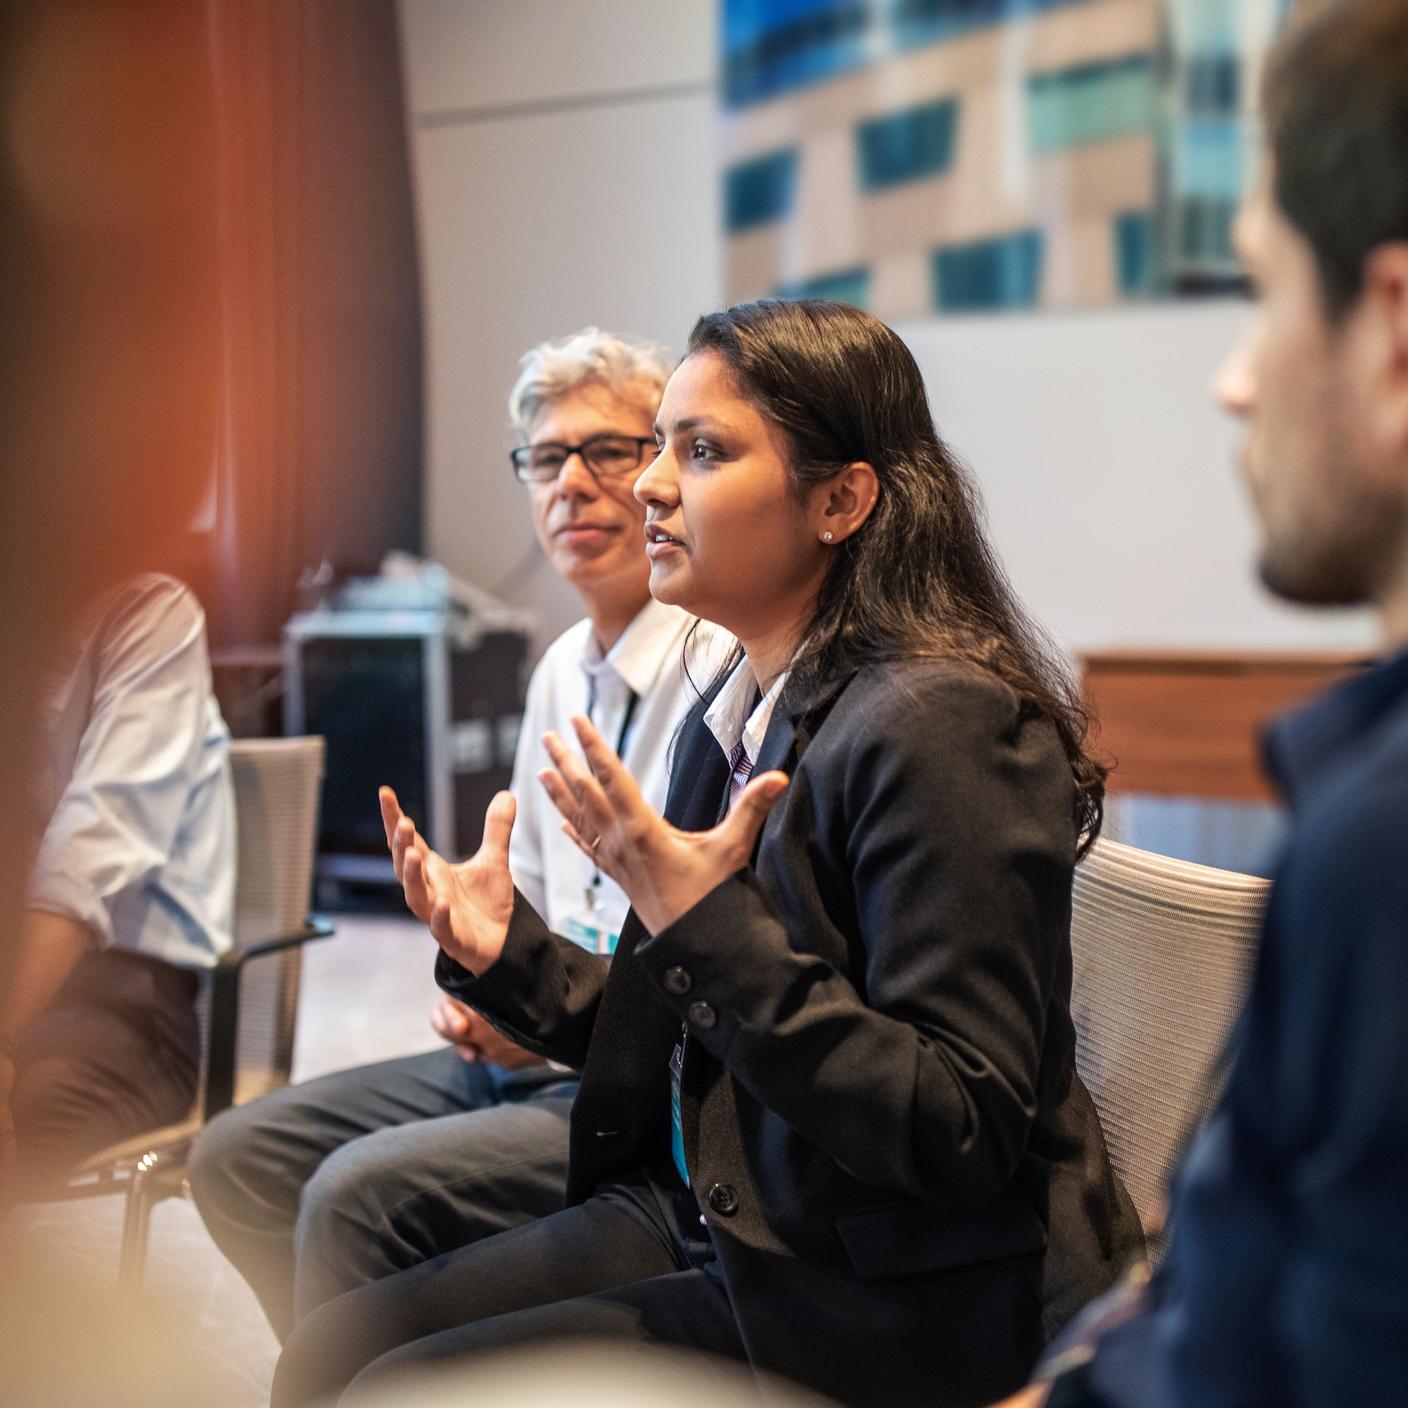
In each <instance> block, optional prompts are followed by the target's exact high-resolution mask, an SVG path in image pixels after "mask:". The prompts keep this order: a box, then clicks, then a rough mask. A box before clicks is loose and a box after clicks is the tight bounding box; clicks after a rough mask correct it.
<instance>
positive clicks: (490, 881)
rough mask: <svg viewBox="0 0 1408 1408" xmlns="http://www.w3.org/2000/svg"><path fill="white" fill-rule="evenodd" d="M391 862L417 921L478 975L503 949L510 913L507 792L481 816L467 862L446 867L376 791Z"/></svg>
mask: <svg viewBox="0 0 1408 1408" xmlns="http://www.w3.org/2000/svg"><path fill="white" fill-rule="evenodd" d="M377 799H378V800H379V801H380V803H381V821H382V825H383V826H385V828H386V844H387V845H388V846H390V847H391V865H392V868H393V869H394V870H395V872H396V879H397V880H398V881H399V882H400V884H401V888H402V889H403V890H404V891H405V893H406V903H407V905H409V906H410V910H411V913H412V914H414V915H415V917H416V918H417V919H420V920H422V921H423V922H424V923H426V924H428V925H429V926H430V932H431V933H432V934H433V935H434V936H435V942H436V943H438V944H439V945H440V947H441V948H442V949H444V950H445V952H446V953H447V954H448V955H449V956H450V957H451V958H453V959H454V960H455V961H456V962H457V963H459V964H460V965H461V967H464V968H467V969H468V970H469V971H470V972H471V973H473V974H474V975H475V976H476V977H478V976H479V974H480V973H482V972H483V971H484V970H485V969H486V968H487V967H489V965H490V964H491V963H493V962H494V961H495V959H497V958H498V956H499V954H501V953H502V952H503V948H504V938H505V937H506V936H507V934H508V921H509V917H510V916H511V915H512V913H513V879H512V877H511V876H510V875H509V872H508V838H509V835H510V834H511V833H512V831H513V817H514V812H515V810H516V806H515V803H514V800H513V794H512V793H511V792H500V793H498V794H497V795H496V796H495V797H494V800H493V801H492V802H490V803H489V810H488V811H487V812H485V814H484V840H483V842H482V843H481V845H480V847H479V849H478V850H477V851H476V852H475V853H474V854H473V855H472V856H470V858H469V859H468V860H466V861H461V862H460V863H459V864H458V865H451V864H450V862H449V861H447V860H446V859H445V858H444V856H442V855H440V854H438V853H437V852H435V851H432V850H431V849H430V847H429V846H427V845H426V843H425V839H424V838H423V837H422V836H421V834H420V832H418V831H417V830H416V828H415V824H414V823H413V822H412V821H411V819H410V817H408V816H407V815H406V814H405V813H404V812H403V811H402V810H401V804H400V802H398V801H397V800H396V794H395V793H394V792H393V791H392V790H391V789H390V788H389V787H383V788H381V789H380V790H379V791H378V792H377Z"/></svg>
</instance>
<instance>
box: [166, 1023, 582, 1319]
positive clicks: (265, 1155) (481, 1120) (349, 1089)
mask: <svg viewBox="0 0 1408 1408" xmlns="http://www.w3.org/2000/svg"><path fill="white" fill-rule="evenodd" d="M576 1091H577V1082H576V1078H575V1077H564V1076H562V1075H560V1074H555V1073H553V1072H551V1071H549V1070H547V1069H546V1068H542V1069H539V1070H536V1071H533V1072H517V1073H509V1072H502V1071H499V1070H498V1069H497V1068H496V1067H491V1066H484V1065H481V1064H478V1063H468V1062H465V1061H463V1060H461V1059H460V1057H459V1056H457V1055H456V1054H455V1052H454V1051H453V1050H452V1049H451V1048H449V1047H442V1048H440V1049H439V1050H436V1051H431V1052H427V1053H425V1054H424V1055H420V1056H408V1057H405V1058H403V1059H401V1060H397V1061H383V1062H380V1063H378V1064H376V1065H371V1066H360V1067H357V1068H355V1069H353V1070H348V1071H339V1072H337V1073H336V1074H333V1075H329V1076H322V1077H320V1078H318V1079H317V1080H311V1081H306V1082H303V1083H302V1084H299V1085H291V1086H288V1087H287V1088H286V1089H284V1090H279V1091H275V1092H274V1093H273V1094H271V1095H266V1096H265V1097H264V1098H263V1099H260V1100H256V1101H253V1102H251V1103H250V1104H248V1105H241V1106H238V1107H236V1108H235V1109H231V1110H227V1111H225V1112H224V1113H223V1114H221V1115H219V1116H217V1118H216V1119H214V1120H212V1121H211V1123H210V1124H209V1125H208V1126H207V1127H206V1129H205V1131H204V1132H203V1133H202V1135H201V1137H200V1139H199V1140H198V1141H197V1142H196V1147H195V1150H194V1151H193V1154H192V1159H191V1170H190V1182H191V1192H192V1195H193V1196H194V1198H195V1202H196V1206H197V1207H198V1208H199V1210H200V1215H201V1217H202V1219H203V1220H204V1222H205V1225H206V1227H207V1228H208V1229H209V1231H210V1235H211V1237H212V1238H213V1239H214V1241H215V1243H216V1245H217V1246H218V1247H219V1248H220V1250H221V1251H222V1252H224V1254H225V1255H226V1256H227V1257H228V1258H229V1259H230V1261H231V1262H233V1263H234V1265H235V1267H236V1268H237V1269H238V1270H239V1271H240V1273H241V1274H242V1275H243V1276H244V1278H245V1279H246V1280H247V1281H248V1282H249V1284H250V1286H251V1287H252V1288H253V1290H254V1292H255V1294H256V1295H257V1296H258V1298H259V1301H260V1304H261V1305H262V1306H263V1307H264V1311H265V1314H266V1315H267V1316H268V1317H269V1323H270V1324H271V1325H272V1326H273V1327H274V1330H275V1332H276V1333H277V1334H278V1335H279V1337H280V1339H283V1338H284V1337H286V1336H287V1335H288V1333H289V1331H290V1330H291V1329H292V1328H293V1326H294V1324H295V1323H296V1322H297V1321H298V1320H299V1319H300V1318H301V1317H303V1316H304V1315H306V1314H308V1312H309V1311H311V1310H313V1309H315V1308H316V1307H317V1306H319V1305H322V1304H323V1302H324V1301H327V1300H330V1299H332V1298H334V1297H336V1296H339V1295H341V1294H342V1293H343V1292H344V1291H348V1290H351V1289H353V1288H355V1287H358V1286H362V1285H364V1284H366V1283H367V1282H369V1281H376V1280H380V1279H381V1278H382V1277H385V1276H389V1275H391V1274H392V1273H394V1272H397V1271H400V1270H403V1269H404V1268H406V1267H410V1266H414V1265H416V1264H417V1263H418V1262H421V1261H424V1260H425V1259H426V1258H428V1257H433V1256H436V1255H438V1254H439V1253H441V1252H446V1251H451V1250H453V1249H455V1248H458V1247H463V1246H466V1245H467V1244H469V1243H471V1242H476V1241H478V1240H480V1239H481V1238H484V1237H489V1236H492V1235H494V1234H495V1233H497V1232H501V1231H504V1230H505V1229H506V1228H511V1227H517V1226H519V1225H520V1224H521V1223H524V1222H529V1221H532V1220H533V1219H535V1218H538V1217H542V1216H544V1215H546V1214H548V1213H551V1212H555V1211H556V1210H557V1209H559V1208H561V1207H562V1203H563V1190H564V1188H565V1186H566V1181H567V1122H568V1117H569V1115H570V1112H571V1107H572V1099H573V1097H574V1096H575V1094H576Z"/></svg>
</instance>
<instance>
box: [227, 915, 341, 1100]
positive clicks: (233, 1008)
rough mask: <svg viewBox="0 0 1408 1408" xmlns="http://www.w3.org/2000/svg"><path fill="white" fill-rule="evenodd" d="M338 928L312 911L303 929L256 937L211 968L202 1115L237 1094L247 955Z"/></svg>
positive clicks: (323, 936) (292, 945)
mask: <svg viewBox="0 0 1408 1408" xmlns="http://www.w3.org/2000/svg"><path fill="white" fill-rule="evenodd" d="M333 932H334V930H333V925H332V923H331V921H330V920H327V919H324V918H323V917H322V916H321V915H317V914H310V915H309V916H308V918H307V920H306V921H305V922H304V925H303V927H302V928H301V929H298V930H295V931H294V932H292V933H287V934H275V935H272V936H271V937H269V938H267V939H256V940H255V941H254V942H253V943H248V944H242V945H241V946H240V947H239V948H238V949H231V950H230V952H228V953H224V954H221V956H220V959H219V961H218V962H217V963H216V965H215V967H214V968H213V969H211V971H210V1030H209V1034H208V1036H207V1038H206V1041H207V1045H206V1063H205V1090H204V1093H203V1099H202V1117H203V1118H204V1119H207V1120H208V1119H210V1118H211V1117H212V1116H214V1115H218V1114H219V1113H220V1111H221V1110H224V1109H227V1108H228V1107H229V1106H230V1105H231V1104H233V1103H234V1098H235V1057H236V1051H235V1044H236V1040H237V1038H238V1036H239V1029H240V971H241V969H242V968H243V967H244V962H245V960H246V959H247V958H258V957H259V956H260V955H262V954H268V953H279V952H282V951H283V950H285V949H290V948H298V947H300V946H301V945H303V944H305V943H308V942H310V941H311V940H313V939H326V938H328V937H330V936H331V935H332V933H333Z"/></svg>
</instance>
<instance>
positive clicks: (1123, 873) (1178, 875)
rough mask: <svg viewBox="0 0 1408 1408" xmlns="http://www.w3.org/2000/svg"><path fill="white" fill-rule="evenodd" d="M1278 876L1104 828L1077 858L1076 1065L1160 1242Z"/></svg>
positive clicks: (1119, 1166)
mask: <svg viewBox="0 0 1408 1408" xmlns="http://www.w3.org/2000/svg"><path fill="white" fill-rule="evenodd" d="M1269 888H1270V886H1269V882H1268V881H1266V880H1262V879H1258V878H1257V877H1255V876H1252V875H1239V874H1236V873H1234V872H1232V871H1227V870H1214V869H1212V868H1211V867H1210V866H1206V865H1193V864H1191V863H1190V862H1188V861H1181V860H1172V859H1170V858H1169V857H1167V856H1159V855H1154V854H1152V853H1150V852H1148V851H1141V850H1136V849H1135V848H1134V847H1133V846H1125V845H1121V844H1120V843H1119V842H1116V841H1104V840H1102V841H1098V842H1096V844H1095V846H1094V847H1093V848H1092V849H1091V852H1090V854H1089V855H1088V856H1087V857H1086V858H1085V860H1084V861H1083V862H1082V863H1081V864H1080V865H1079V866H1078V867H1077V868H1076V875H1075V893H1074V908H1073V911H1072V916H1071V951H1072V956H1073V958H1074V962H1075V976H1074V981H1073V984H1072V993H1071V1015H1072V1017H1073V1018H1074V1020H1075V1026H1076V1066H1077V1069H1078V1070H1079V1071H1080V1074H1081V1079H1082V1080H1084V1082H1085V1084H1086V1086H1087V1087H1088V1088H1089V1090H1090V1093H1091V1096H1092V1097H1093V1098H1094V1100H1095V1105H1096V1108H1097V1109H1098V1110H1099V1112H1100V1122H1101V1124H1102V1125H1103V1126H1104V1130H1105V1138H1106V1141H1107V1143H1108V1144H1109V1149H1110V1159H1111V1162H1112V1163H1113V1164H1114V1166H1115V1170H1116V1172H1117V1173H1118V1174H1119V1175H1120V1177H1121V1178H1122V1179H1123V1180H1124V1184H1125V1187H1126V1188H1128V1189H1129V1194H1130V1197H1131V1198H1133V1200H1134V1205H1135V1207H1136V1208H1137V1209H1138V1211H1139V1217H1140V1220H1141V1221H1142V1222H1143V1224H1144V1228H1145V1232H1146V1234H1148V1235H1149V1236H1150V1237H1151V1241H1155V1240H1157V1238H1158V1235H1159V1233H1160V1232H1161V1230H1162V1224H1163V1199H1164V1189H1165V1184H1166V1181H1167V1178H1168V1174H1169V1171H1170V1168H1171V1165H1172V1164H1173V1161H1174V1160H1175V1159H1176V1158H1177V1156H1178V1154H1179V1152H1180V1151H1179V1147H1178V1146H1179V1143H1180V1141H1181V1140H1182V1139H1183V1138H1184V1137H1185V1135H1186V1134H1187V1132H1188V1131H1189V1128H1190V1126H1191V1124H1192V1123H1193V1122H1194V1121H1195V1120H1196V1118H1197V1117H1198V1115H1199V1113H1200V1112H1201V1111H1202V1109H1203V1107H1204V1105H1205V1103H1206V1102H1207V1100H1208V1099H1209V1097H1210V1094H1211V1091H1210V1084H1211V1082H1212V1079H1213V1067H1214V1065H1215V1063H1216V1061H1217V1058H1218V1055H1219V1053H1220V1052H1221V1050H1222V1047H1223V1044H1224V1043H1225V1041H1226V1039H1227V1036H1228V1033H1229V1032H1230V1030H1231V1027H1232V1024H1233V1022H1234V1020H1235V1019H1236V1016H1237V1014H1238V1012H1239V1011H1240V1010H1241V1005H1242V999H1243V997H1244V996H1245V992H1246V986H1247V981H1248V978H1249V975H1250V971H1251V964H1252V960H1253V958H1254V956H1255V953H1256V944H1257V937H1258V935H1259V933H1260V929H1261V916H1262V911H1263V909H1264V908H1265V904H1266V894H1267V890H1268V889H1269Z"/></svg>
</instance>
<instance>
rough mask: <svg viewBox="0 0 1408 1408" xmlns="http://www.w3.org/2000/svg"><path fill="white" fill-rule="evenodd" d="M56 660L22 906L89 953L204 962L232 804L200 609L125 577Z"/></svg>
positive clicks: (172, 585)
mask: <svg viewBox="0 0 1408 1408" xmlns="http://www.w3.org/2000/svg"><path fill="white" fill-rule="evenodd" d="M65 665H66V668H65V670H64V672H63V673H62V675H61V677H60V678H59V679H58V680H56V681H55V683H54V685H53V686H52V687H51V689H50V690H49V692H48V698H47V700H46V704H45V717H44V725H45V728H44V754H43V758H42V760H41V761H42V770H41V772H40V774H39V776H38V777H37V778H36V802H37V806H38V818H39V822H40V824H41V825H42V827H43V838H44V839H43V842H42V844H41V846H40V850H39V856H38V859H37V861H36V862H35V867H34V873H33V876H32V878H31V881H30V888H29V898H28V903H29V904H30V905H31V906H32V907H33V908H36V909H44V910H50V911H52V912H54V913H56V914H62V915H66V916H68V917H69V918H72V919H76V920H77V921H78V922H79V923H81V924H83V925H85V926H86V927H87V928H88V929H89V931H90V932H91V933H92V934H93V935H94V936H95V938H96V939H97V942H98V943H99V945H100V946H101V947H104V948H106V947H108V946H110V945H111V946H115V947H118V948H123V949H128V950H130V951H133V952H136V953H142V954H146V955H147V956H148V957H151V958H159V959H162V960H164V961H165V962H167V963H173V964H176V965H177V966H179V967H187V968H207V967H211V966H213V965H214V963H215V961H216V959H217V958H218V957H219V956H220V955H221V954H222V953H224V952H226V950H228V949H229V947H230V941H231V926H232V923H233V917H234V894H235V800H234V787H233V784H232V783H231V780H230V770H229V753H230V734H229V730H228V729H227V728H226V727H225V721H224V719H222V718H221V717H220V708H219V706H218V705H217V704H216V702H215V696H214V695H213V694H212V692H211V687H210V656H209V654H208V652H207V650H206V643H205V614H204V612H203V611H202V610H201V608H200V604H199V603H198V602H197V601H196V599H195V597H194V596H193V595H192V594H191V592H190V590H189V589H188V588H187V587H185V586H183V585H182V584H181V583H180V582H177V581H175V580H174V579H173V578H171V577H162V576H158V575H156V574H148V575H145V576H141V577H137V578H135V579H134V580H132V581H130V582H127V583H125V584H124V585H123V586H122V587H121V588H119V589H118V590H117V591H115V592H113V593H111V594H110V595H109V596H108V597H106V598H105V599H104V600H103V601H102V602H100V603H99V604H98V606H97V607H96V608H95V609H94V611H93V614H92V616H91V618H90V620H89V622H88V624H87V629H86V631H85V632H84V633H83V635H82V636H81V638H80V640H79V643H78V644H77V645H76V646H75V647H74V648H73V650H72V651H71V652H70V654H69V657H68V659H67V661H66V662H65Z"/></svg>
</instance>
